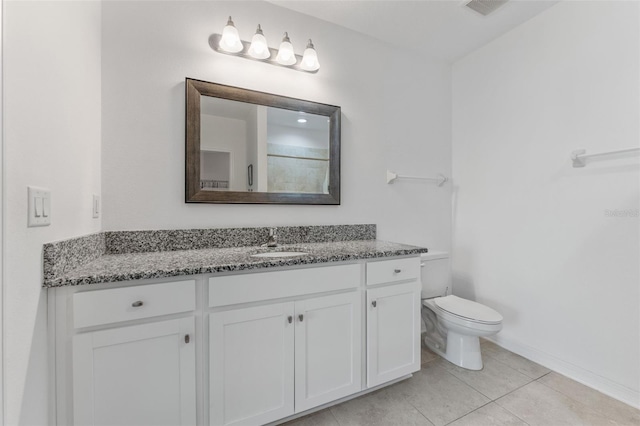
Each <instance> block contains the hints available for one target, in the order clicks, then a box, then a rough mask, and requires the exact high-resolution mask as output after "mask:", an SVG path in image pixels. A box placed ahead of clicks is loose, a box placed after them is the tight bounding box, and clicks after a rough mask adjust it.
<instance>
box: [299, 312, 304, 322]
mask: <svg viewBox="0 0 640 426" xmlns="http://www.w3.org/2000/svg"><path fill="white" fill-rule="evenodd" d="M298 320H299V321H300V322H302V321H303V320H304V315H302V314H300V315H298Z"/></svg>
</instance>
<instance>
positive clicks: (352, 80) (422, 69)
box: [102, 1, 451, 249]
mask: <svg viewBox="0 0 640 426" xmlns="http://www.w3.org/2000/svg"><path fill="white" fill-rule="evenodd" d="M229 15H232V16H233V19H234V22H235V24H236V26H237V27H238V30H239V31H240V34H241V37H242V38H243V39H250V37H251V36H252V35H253V33H254V32H255V28H256V26H257V24H258V23H260V24H261V25H262V28H263V29H264V33H265V36H266V37H267V40H268V41H269V43H270V45H271V46H277V45H278V44H279V42H280V40H281V37H282V34H283V33H284V31H288V32H289V36H290V37H291V40H292V42H293V44H294V48H295V49H296V51H297V52H298V53H302V50H303V48H304V44H305V42H306V40H307V39H308V38H312V39H313V41H314V44H315V46H316V49H317V51H318V55H319V59H320V62H321V66H322V68H321V69H320V71H319V72H318V73H317V74H315V75H314V74H306V73H302V72H297V71H293V70H289V69H285V68H281V67H275V66H272V65H268V64H264V63H259V62H254V61H248V60H246V59H242V58H237V57H233V56H228V55H222V54H219V53H216V52H215V51H213V50H212V49H211V47H210V46H209V44H208V40H209V37H210V36H211V35H212V34H213V33H220V32H221V30H222V28H223V26H224V25H225V23H226V20H227V17H228V16H229ZM102 47H103V57H102V59H103V70H102V77H103V86H102V87H103V91H102V96H103V110H102V120H103V121H102V126H103V151H102V178H103V195H104V228H105V230H124V229H163V228H190V227H216V226H222V227H231V226H262V225H276V226H277V225H288V224H291V225H304V224H341V223H346V224H349V223H377V224H378V225H379V228H378V229H379V236H380V237H381V238H382V239H389V240H395V241H401V242H407V243H415V244H422V245H427V246H431V247H439V248H444V249H448V248H449V243H450V225H449V223H450V191H449V187H444V188H438V187H436V186H435V185H432V184H428V183H425V182H398V183H396V184H394V185H387V184H386V181H385V172H386V169H387V168H388V167H389V168H392V169H395V170H396V171H398V172H401V173H406V174H427V175H435V174H436V173H437V172H442V173H444V174H447V175H448V174H449V171H450V128H451V122H450V111H451V110H450V108H451V104H450V95H451V94H450V67H449V66H448V65H445V64H441V63H434V62H430V61H427V60H425V59H423V58H420V57H416V56H415V55H412V54H409V53H399V52H396V51H395V50H394V49H392V48H391V47H389V46H387V45H385V44H383V43H381V42H378V41H375V40H373V39H370V38H368V37H365V36H363V35H361V34H358V33H356V32H352V31H348V30H345V29H344V28H340V27H338V26H335V25H331V24H329V23H327V22H324V21H321V20H318V19H315V18H311V17H308V16H305V15H301V14H298V13H296V12H292V11H289V10H287V9H282V8H279V7H277V6H274V5H272V4H269V3H266V2H228V3H225V2H184V1H175V2H173V1H161V2H149V1H143V2H105V4H104V5H103V45H102ZM185 77H191V78H196V79H200V80H206V81H213V82H217V83H222V84H228V85H234V86H240V87H244V88H249V89H256V90H260V91H264V92H270V93H275V94H279V95H285V96H291V97H296V98H303V99H309V100H312V101H317V102H322V103H328V104H334V105H340V106H341V107H342V114H343V122H342V124H343V127H342V205H340V206H276V205H262V206H260V205H203V204H185V203H184V79H185ZM254 171H255V170H254ZM142 176H144V179H141V178H138V177H142ZM130 182H136V184H135V185H131V184H130ZM152 182H153V183H152ZM150 212H153V213H152V214H150Z"/></svg>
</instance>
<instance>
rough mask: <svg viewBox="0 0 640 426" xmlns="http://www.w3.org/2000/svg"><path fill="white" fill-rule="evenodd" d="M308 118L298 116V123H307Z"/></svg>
mask: <svg viewBox="0 0 640 426" xmlns="http://www.w3.org/2000/svg"><path fill="white" fill-rule="evenodd" d="M306 122H307V119H306V118H298V123H306Z"/></svg>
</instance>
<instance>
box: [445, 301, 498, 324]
mask: <svg viewBox="0 0 640 426" xmlns="http://www.w3.org/2000/svg"><path fill="white" fill-rule="evenodd" d="M433 301H434V305H435V306H436V307H437V308H438V309H440V310H442V311H444V312H447V313H448V314H451V315H454V316H456V317H458V318H461V319H464V320H467V321H471V322H474V323H480V324H500V323H502V315H500V314H499V313H498V312H496V311H494V310H493V309H491V308H490V307H488V306H485V305H483V304H480V303H477V302H473V301H471V300H467V299H463V298H461V297H457V296H454V295H449V296H445V297H437V298H435V299H433Z"/></svg>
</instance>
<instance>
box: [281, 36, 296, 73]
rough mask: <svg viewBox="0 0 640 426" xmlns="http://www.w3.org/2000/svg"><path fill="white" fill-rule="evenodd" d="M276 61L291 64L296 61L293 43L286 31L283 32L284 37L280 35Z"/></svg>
mask: <svg viewBox="0 0 640 426" xmlns="http://www.w3.org/2000/svg"><path fill="white" fill-rule="evenodd" d="M276 61H277V62H278V63H279V64H280V65H293V64H295V63H296V62H298V59H297V58H296V54H295V53H294V52H293V45H292V44H291V40H289V34H288V33H284V37H282V43H280V49H278V56H276Z"/></svg>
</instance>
